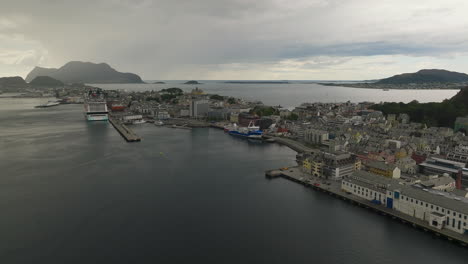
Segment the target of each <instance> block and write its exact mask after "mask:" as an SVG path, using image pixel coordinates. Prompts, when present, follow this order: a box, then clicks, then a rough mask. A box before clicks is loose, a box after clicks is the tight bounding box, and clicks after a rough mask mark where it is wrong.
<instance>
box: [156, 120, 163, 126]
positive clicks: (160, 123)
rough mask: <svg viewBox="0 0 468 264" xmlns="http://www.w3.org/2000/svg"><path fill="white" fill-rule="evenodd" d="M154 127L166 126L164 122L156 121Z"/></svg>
mask: <svg viewBox="0 0 468 264" xmlns="http://www.w3.org/2000/svg"><path fill="white" fill-rule="evenodd" d="M154 125H155V126H164V123H163V122H162V121H155V122H154Z"/></svg>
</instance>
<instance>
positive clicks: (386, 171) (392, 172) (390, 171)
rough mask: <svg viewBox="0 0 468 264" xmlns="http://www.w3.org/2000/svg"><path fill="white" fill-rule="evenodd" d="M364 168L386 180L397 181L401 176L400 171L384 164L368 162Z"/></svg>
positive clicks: (395, 167) (393, 166)
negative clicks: (392, 179)
mask: <svg viewBox="0 0 468 264" xmlns="http://www.w3.org/2000/svg"><path fill="white" fill-rule="evenodd" d="M366 168H367V170H368V171H369V172H372V173H374V174H378V175H382V176H384V177H387V178H395V179H398V178H400V176H401V171H400V169H399V168H398V167H397V166H395V165H392V164H387V163H385V162H379V161H370V162H367V163H366Z"/></svg>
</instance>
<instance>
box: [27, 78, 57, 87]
mask: <svg viewBox="0 0 468 264" xmlns="http://www.w3.org/2000/svg"><path fill="white" fill-rule="evenodd" d="M29 84H30V85H32V86H47V87H60V86H63V85H64V84H63V82H61V81H59V80H57V79H54V78H52V77H49V76H37V77H36V78H34V80H32V81H31V82H29Z"/></svg>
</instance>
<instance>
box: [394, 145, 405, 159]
mask: <svg viewBox="0 0 468 264" xmlns="http://www.w3.org/2000/svg"><path fill="white" fill-rule="evenodd" d="M406 156H408V153H407V152H406V149H404V148H401V149H400V150H399V151H397V152H396V153H395V158H396V159H397V160H399V159H402V158H405V157H406Z"/></svg>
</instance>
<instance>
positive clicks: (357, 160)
mask: <svg viewBox="0 0 468 264" xmlns="http://www.w3.org/2000/svg"><path fill="white" fill-rule="evenodd" d="M361 166H362V162H361V160H360V159H356V162H355V163H354V170H355V171H356V170H361Z"/></svg>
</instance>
